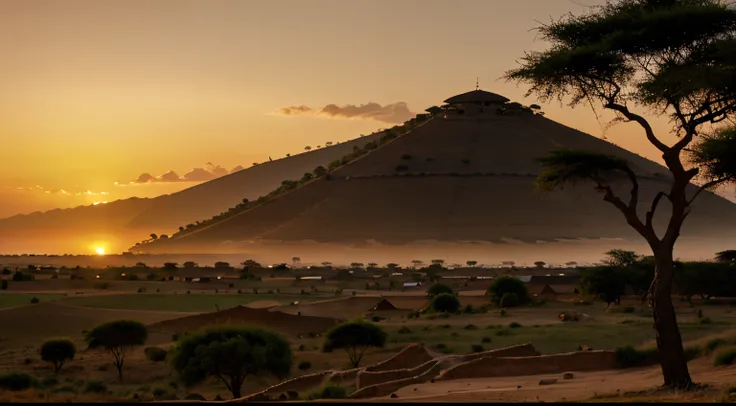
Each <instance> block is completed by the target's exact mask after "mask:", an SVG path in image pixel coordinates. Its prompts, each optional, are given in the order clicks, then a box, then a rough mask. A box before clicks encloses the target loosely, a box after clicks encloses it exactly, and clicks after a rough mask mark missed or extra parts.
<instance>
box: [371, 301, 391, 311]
mask: <svg viewBox="0 0 736 406" xmlns="http://www.w3.org/2000/svg"><path fill="white" fill-rule="evenodd" d="M389 310H398V308H397V307H396V306H394V305H393V304H392V303H391V302H389V301H388V300H386V299H381V300H380V301H379V302H378V303H376V305H375V306H373V307H371V309H370V310H369V311H371V312H384V311H389Z"/></svg>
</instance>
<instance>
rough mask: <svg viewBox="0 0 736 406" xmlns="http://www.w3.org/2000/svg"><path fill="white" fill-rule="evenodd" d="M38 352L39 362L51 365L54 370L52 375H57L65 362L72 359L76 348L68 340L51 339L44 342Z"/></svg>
mask: <svg viewBox="0 0 736 406" xmlns="http://www.w3.org/2000/svg"><path fill="white" fill-rule="evenodd" d="M40 352H41V360H43V361H45V362H48V363H49V364H51V366H52V367H53V368H54V374H58V373H59V371H61V367H63V366H64V364H65V363H66V362H67V361H71V360H73V359H74V355H76V353H77V347H76V346H75V345H74V343H73V342H72V340H70V339H68V338H53V339H50V340H46V341H45V342H44V343H43V344H42V345H41V350H40Z"/></svg>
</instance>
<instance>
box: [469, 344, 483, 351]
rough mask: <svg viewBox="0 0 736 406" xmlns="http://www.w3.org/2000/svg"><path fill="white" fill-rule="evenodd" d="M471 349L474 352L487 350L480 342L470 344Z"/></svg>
mask: <svg viewBox="0 0 736 406" xmlns="http://www.w3.org/2000/svg"><path fill="white" fill-rule="evenodd" d="M470 349H471V350H472V351H473V352H483V351H485V348H483V346H482V345H480V344H473V345H471V346H470Z"/></svg>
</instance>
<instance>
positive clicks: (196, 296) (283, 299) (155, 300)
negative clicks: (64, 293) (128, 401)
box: [64, 293, 325, 312]
mask: <svg viewBox="0 0 736 406" xmlns="http://www.w3.org/2000/svg"><path fill="white" fill-rule="evenodd" d="M320 299H325V297H320V296H301V295H287V294H258V295H254V294H226V293H218V294H212V293H192V294H178V295H171V294H152V293H151V294H149V293H133V294H122V295H104V296H87V297H74V298H69V299H67V300H64V303H65V304H70V305H74V306H83V307H92V308H98V309H122V310H157V311H169V312H213V311H215V310H216V309H217V307H219V308H220V310H224V309H228V308H231V307H235V306H245V305H247V304H249V303H253V302H256V301H259V302H260V301H266V300H267V301H275V302H278V303H280V304H288V303H290V302H293V301H300V302H305V301H314V300H320Z"/></svg>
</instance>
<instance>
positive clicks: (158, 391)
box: [152, 388, 169, 399]
mask: <svg viewBox="0 0 736 406" xmlns="http://www.w3.org/2000/svg"><path fill="white" fill-rule="evenodd" d="M167 393H169V392H168V391H167V390H166V389H164V388H156V389H154V390H153V393H152V394H153V398H154V399H159V398H160V397H162V396H164V395H166V394H167Z"/></svg>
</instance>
